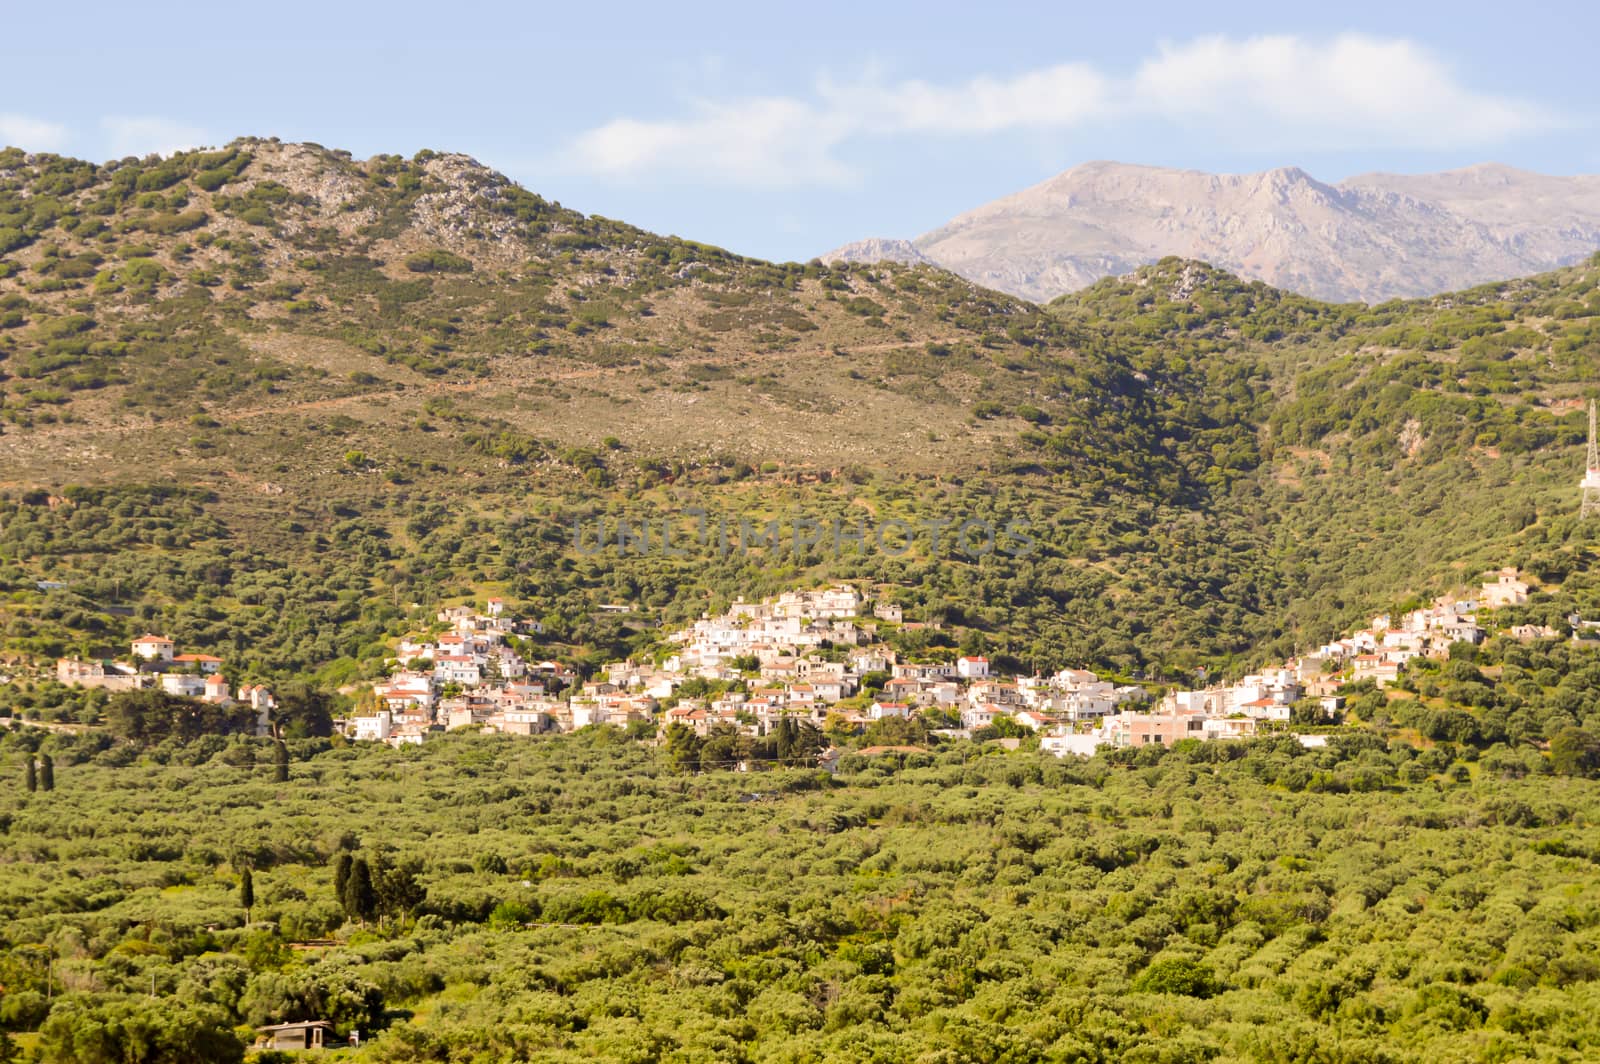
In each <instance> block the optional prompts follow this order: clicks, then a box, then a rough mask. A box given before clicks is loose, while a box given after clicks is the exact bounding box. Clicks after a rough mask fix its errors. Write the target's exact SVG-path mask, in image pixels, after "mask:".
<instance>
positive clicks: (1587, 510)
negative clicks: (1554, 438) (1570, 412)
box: [1578, 399, 1600, 519]
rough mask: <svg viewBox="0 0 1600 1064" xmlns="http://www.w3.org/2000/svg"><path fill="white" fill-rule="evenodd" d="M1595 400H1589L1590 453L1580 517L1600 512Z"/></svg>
mask: <svg viewBox="0 0 1600 1064" xmlns="http://www.w3.org/2000/svg"><path fill="white" fill-rule="evenodd" d="M1594 420H1595V419H1594V400H1593V399H1590V400H1589V454H1588V457H1587V458H1586V459H1585V462H1584V468H1583V480H1581V481H1579V486H1580V487H1581V488H1583V507H1582V508H1581V509H1580V510H1579V511H1578V517H1579V518H1580V519H1582V518H1586V517H1590V516H1593V515H1596V514H1600V446H1597V445H1596V442H1595V431H1594V428H1595V426H1594Z"/></svg>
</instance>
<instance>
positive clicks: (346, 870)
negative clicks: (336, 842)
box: [333, 850, 350, 915]
mask: <svg viewBox="0 0 1600 1064" xmlns="http://www.w3.org/2000/svg"><path fill="white" fill-rule="evenodd" d="M349 883H350V851H348V850H340V851H339V856H338V857H336V858H334V862H333V896H334V897H335V898H337V899H338V901H339V904H340V905H344V892H345V888H346V887H347V886H348V885H349ZM349 912H350V909H349V907H348V906H347V907H346V908H345V914H346V915H348V914H349Z"/></svg>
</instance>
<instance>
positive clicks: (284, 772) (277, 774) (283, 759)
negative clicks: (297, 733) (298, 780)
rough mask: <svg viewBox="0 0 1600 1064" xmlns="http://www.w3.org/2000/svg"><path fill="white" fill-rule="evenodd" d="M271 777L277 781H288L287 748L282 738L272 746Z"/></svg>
mask: <svg viewBox="0 0 1600 1064" xmlns="http://www.w3.org/2000/svg"><path fill="white" fill-rule="evenodd" d="M272 778H273V779H274V780H275V781H277V782H278V783H288V782H289V748H288V747H287V746H284V745H283V740H282V739H279V740H278V742H277V743H276V744H275V745H274V746H273V748H272Z"/></svg>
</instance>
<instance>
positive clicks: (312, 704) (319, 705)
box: [273, 681, 333, 739]
mask: <svg viewBox="0 0 1600 1064" xmlns="http://www.w3.org/2000/svg"><path fill="white" fill-rule="evenodd" d="M273 724H274V726H275V727H276V728H277V729H278V730H279V732H280V734H281V735H282V736H283V737H284V738H287V739H311V738H318V737H326V736H329V735H332V734H333V696H332V695H331V694H329V693H328V692H327V691H324V690H322V689H321V688H318V687H313V686H311V685H310V684H308V683H304V682H299V681H297V682H295V683H291V684H288V685H287V686H285V687H283V688H282V689H281V690H279V692H278V709H277V712H276V713H275V714H273Z"/></svg>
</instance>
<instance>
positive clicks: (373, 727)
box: [351, 709, 394, 742]
mask: <svg viewBox="0 0 1600 1064" xmlns="http://www.w3.org/2000/svg"><path fill="white" fill-rule="evenodd" d="M351 724H352V725H353V726H354V727H355V737H356V740H357V741H358V742H387V741H388V739H389V734H390V732H391V731H392V730H393V727H394V718H393V716H391V715H390V713H389V711H388V710H387V709H380V710H378V712H376V713H374V714H373V715H372V716H370V717H356V718H355V719H354V720H352V721H351Z"/></svg>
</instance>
